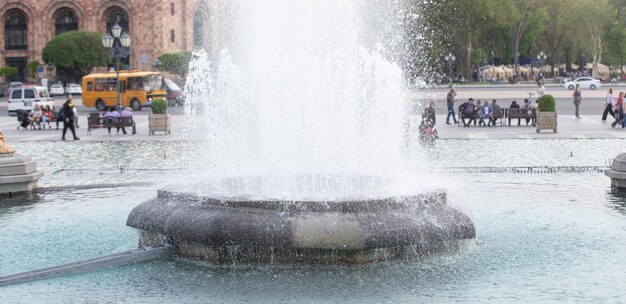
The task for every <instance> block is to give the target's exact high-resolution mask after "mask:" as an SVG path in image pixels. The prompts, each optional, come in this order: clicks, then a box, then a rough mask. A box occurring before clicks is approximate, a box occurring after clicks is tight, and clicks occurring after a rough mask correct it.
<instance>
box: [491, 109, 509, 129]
mask: <svg viewBox="0 0 626 304" xmlns="http://www.w3.org/2000/svg"><path fill="white" fill-rule="evenodd" d="M505 117H506V109H502V108H498V109H496V110H494V111H493V118H492V119H491V122H492V123H493V126H494V127H495V126H496V123H497V122H498V119H499V120H500V125H503V123H504V119H505Z"/></svg>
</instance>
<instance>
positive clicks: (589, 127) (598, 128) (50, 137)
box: [0, 114, 626, 143]
mask: <svg viewBox="0 0 626 304" xmlns="http://www.w3.org/2000/svg"><path fill="white" fill-rule="evenodd" d="M420 117H421V116H417V115H414V116H412V117H410V120H411V127H410V129H411V134H415V135H416V136H417V126H418V125H419V122H420ZM445 121H446V116H445V115H442V114H438V115H437V129H438V132H439V137H440V138H441V139H483V140H485V139H528V138H534V139H546V138H552V139H554V138H608V139H611V138H615V139H618V138H619V139H626V129H621V128H619V129H612V128H611V122H612V120H611V118H609V121H607V122H606V123H602V122H601V120H600V116H599V115H595V114H594V115H582V119H576V118H575V117H574V116H573V115H569V114H568V115H565V114H563V115H560V116H559V117H558V133H552V132H551V131H549V130H544V131H542V133H537V132H536V129H535V128H534V127H532V126H530V125H528V126H527V125H526V122H525V121H522V122H521V126H517V120H514V121H513V123H512V125H511V126H510V127H509V126H504V125H503V126H500V125H499V124H498V125H497V126H495V127H478V126H472V127H470V128H463V127H459V126H457V125H454V124H453V125H446V124H445ZM79 122H80V123H81V124H80V126H81V127H80V128H79V129H76V131H77V135H78V137H80V139H81V140H80V141H81V142H84V141H152V140H157V141H178V140H181V139H182V137H183V130H184V126H185V122H184V119H183V116H181V115H172V134H169V135H168V134H164V133H163V132H159V133H157V134H156V135H149V134H148V115H137V116H135V123H136V125H137V134H136V135H131V134H130V132H129V134H127V135H123V134H122V133H121V132H120V133H119V134H117V133H116V132H115V129H113V130H111V134H109V133H108V131H107V129H94V130H92V131H91V135H87V123H86V118H85V117H84V116H83V117H81V118H80V120H79ZM17 125H18V123H17V119H16V118H15V117H0V129H1V130H2V131H3V132H4V135H5V138H6V140H7V141H8V142H9V143H11V142H31V141H61V129H62V126H61V125H60V126H59V127H60V129H59V130H56V129H54V128H53V129H50V130H48V129H45V130H24V129H20V130H17V129H16V127H17ZM53 127H54V124H53ZM127 131H129V130H127ZM66 137H67V138H68V139H70V138H72V136H71V134H69V135H66ZM68 142H71V140H68Z"/></svg>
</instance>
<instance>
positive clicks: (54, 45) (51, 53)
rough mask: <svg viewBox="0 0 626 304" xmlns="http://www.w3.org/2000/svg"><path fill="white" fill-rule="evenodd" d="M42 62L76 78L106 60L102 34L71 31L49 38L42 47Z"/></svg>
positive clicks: (104, 63) (102, 64) (101, 64)
mask: <svg viewBox="0 0 626 304" xmlns="http://www.w3.org/2000/svg"><path fill="white" fill-rule="evenodd" d="M41 56H42V59H43V61H44V62H46V63H49V64H53V65H55V66H57V67H58V68H63V69H65V70H66V71H68V72H69V73H70V74H73V76H75V77H76V78H77V79H78V78H81V77H82V76H84V75H87V74H89V72H90V71H91V69H92V68H93V67H96V66H104V65H106V64H107V62H108V55H107V51H106V49H105V48H104V46H103V45H102V36H101V34H100V33H97V32H84V31H71V32H66V33H63V34H60V35H58V36H56V37H54V38H53V39H52V40H50V41H49V42H48V43H47V44H46V46H45V47H44V49H43V52H42V55H41Z"/></svg>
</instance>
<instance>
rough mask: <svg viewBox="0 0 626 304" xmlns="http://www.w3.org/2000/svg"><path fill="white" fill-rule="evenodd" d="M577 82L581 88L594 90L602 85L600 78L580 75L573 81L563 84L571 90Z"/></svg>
mask: <svg viewBox="0 0 626 304" xmlns="http://www.w3.org/2000/svg"><path fill="white" fill-rule="evenodd" d="M577 84H579V85H580V88H581V89H592V90H595V89H597V88H599V87H601V86H602V84H601V83H600V81H599V80H597V79H593V78H591V77H578V78H576V79H574V80H572V81H568V82H566V83H565V84H564V85H563V86H564V87H566V88H567V89H569V90H573V89H574V88H575V87H576V85H577Z"/></svg>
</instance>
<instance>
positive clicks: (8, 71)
mask: <svg viewBox="0 0 626 304" xmlns="http://www.w3.org/2000/svg"><path fill="white" fill-rule="evenodd" d="M17 72H19V70H18V69H17V68H16V67H11V66H8V67H3V68H0V77H3V78H10V77H13V76H14V75H15V74H17Z"/></svg>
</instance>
